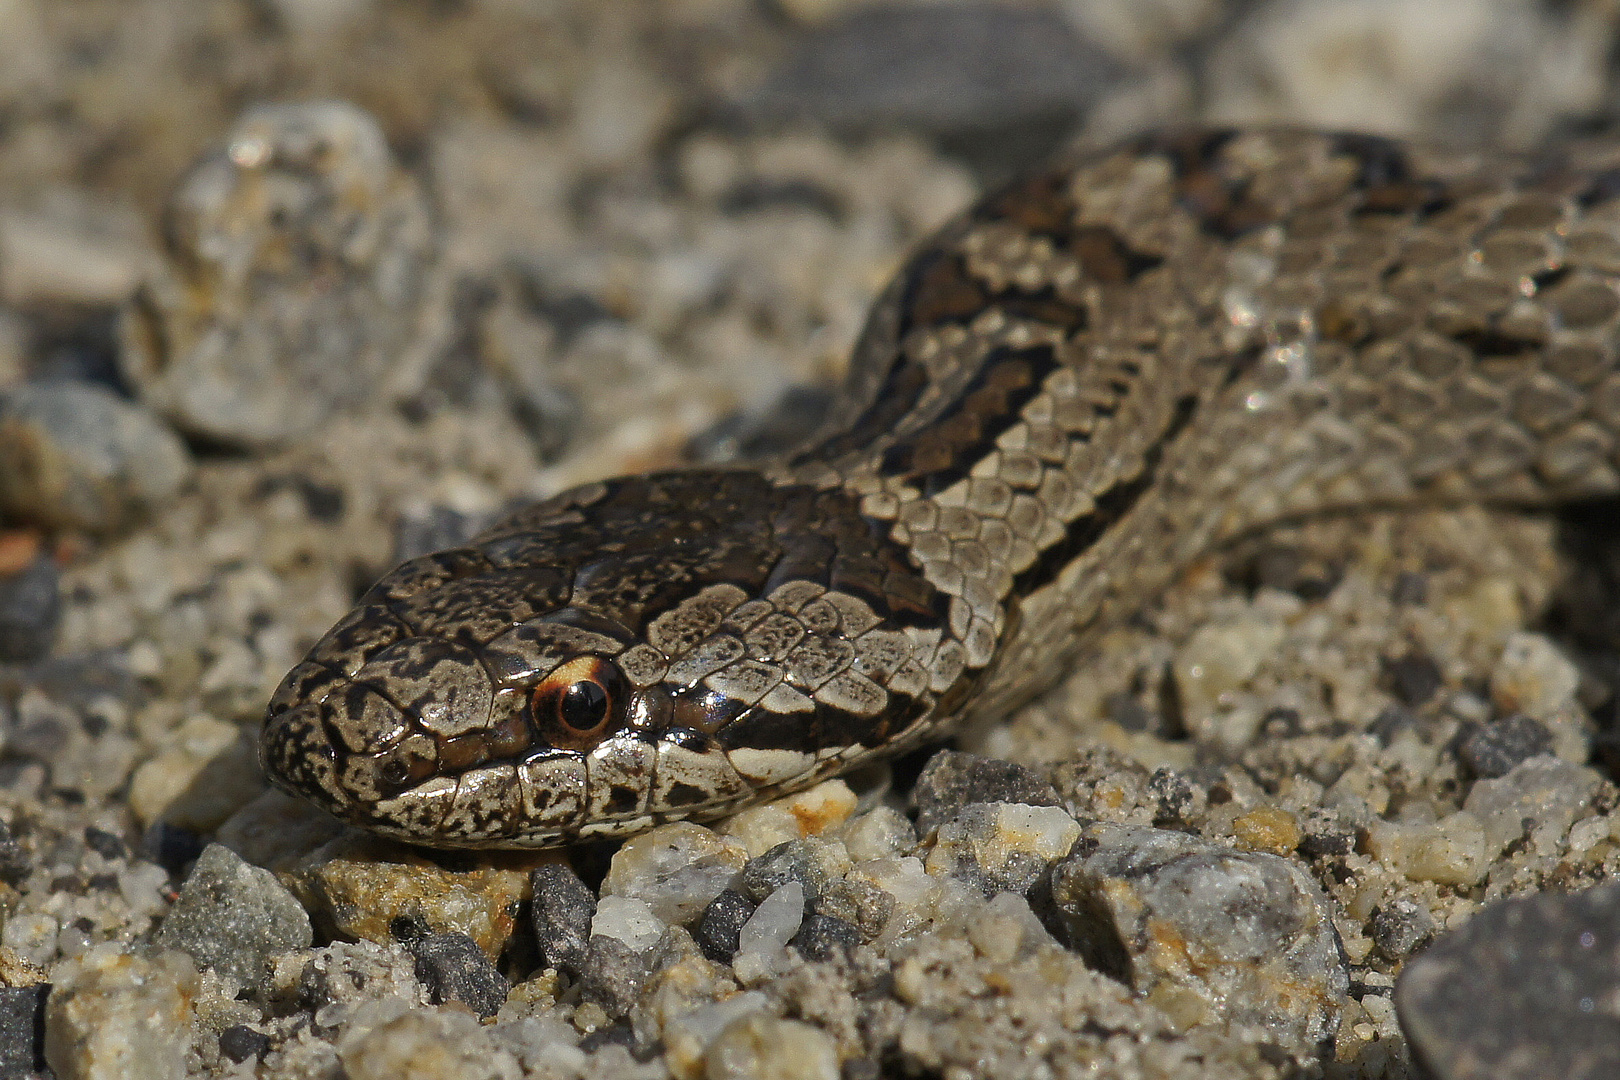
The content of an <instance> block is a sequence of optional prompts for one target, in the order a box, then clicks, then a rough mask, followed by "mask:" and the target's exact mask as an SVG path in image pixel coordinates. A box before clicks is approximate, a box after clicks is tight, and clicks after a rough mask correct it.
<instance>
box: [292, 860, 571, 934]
mask: <svg viewBox="0 0 1620 1080" xmlns="http://www.w3.org/2000/svg"><path fill="white" fill-rule="evenodd" d="M552 857H553V856H550V855H546V854H544V853H541V854H537V855H532V856H530V855H518V856H516V857H512V858H503V859H501V860H499V861H494V860H492V861H491V862H488V863H482V864H474V865H472V866H470V867H467V868H465V869H447V868H445V867H443V866H440V865H438V864H437V863H435V862H433V861H431V860H429V859H427V858H424V857H423V856H421V855H420V854H418V853H416V852H415V851H413V850H412V849H410V848H406V847H403V846H401V845H397V844H393V843H390V842H388V841H386V840H380V839H377V838H373V837H367V836H364V835H362V834H358V833H346V834H344V835H343V836H341V837H340V838H339V839H337V840H335V841H333V842H332V843H331V844H328V845H327V846H326V847H325V848H322V849H320V851H318V852H317V853H316V854H315V855H314V856H312V857H311V858H310V859H309V861H308V862H307V864H306V865H303V866H299V867H295V868H292V869H290V870H288V871H286V872H285V873H284V875H283V880H284V881H286V882H287V884H288V886H289V887H290V888H291V889H292V891H293V895H295V896H297V897H298V899H299V902H300V903H302V904H303V905H304V908H305V910H307V911H308V912H309V913H310V917H311V919H312V920H313V921H314V923H315V925H316V928H317V929H318V930H319V931H320V932H321V933H322V934H323V935H331V936H341V937H345V938H351V939H353V938H358V939H361V940H365V941H374V942H379V943H387V942H392V941H394V940H395V937H396V935H395V928H396V927H397V926H399V925H409V926H417V927H419V928H425V929H426V930H427V931H429V932H434V933H447V932H452V931H454V932H457V933H463V934H466V935H467V936H468V937H470V938H472V939H473V940H474V941H476V942H477V943H478V947H479V948H481V949H483V950H484V952H486V953H488V954H489V955H490V956H491V957H496V956H500V955H501V953H502V952H503V951H504V950H505V948H506V946H507V943H508V942H510V941H511V940H512V937H513V935H514V934H516V933H517V932H518V913H519V912H520V911H521V910H522V906H523V903H524V901H526V900H527V899H528V898H529V874H530V872H531V871H532V870H533V863H535V862H538V861H541V860H549V859H551V858H552ZM526 860H527V861H529V863H530V865H527V866H525V865H524V862H525V861H526ZM401 920H403V923H401Z"/></svg>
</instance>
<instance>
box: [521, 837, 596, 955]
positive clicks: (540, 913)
mask: <svg viewBox="0 0 1620 1080" xmlns="http://www.w3.org/2000/svg"><path fill="white" fill-rule="evenodd" d="M529 887H530V889H531V890H532V892H533V895H534V899H533V901H532V904H531V907H530V918H531V920H532V922H533V924H534V936H535V942H536V944H538V945H539V947H540V959H541V961H542V962H544V963H545V964H547V965H549V966H551V967H554V968H556V969H557V970H558V971H565V972H567V973H568V974H570V975H575V976H577V975H578V974H579V970H580V965H582V964H583V963H584V962H585V954H586V950H587V949H588V948H589V947H590V940H591V920H592V919H593V918H594V917H595V915H596V894H595V893H593V892H591V890H590V889H589V888H588V887H587V886H586V884H585V883H584V882H583V881H581V880H579V875H578V874H576V873H574V869H573V867H571V866H569V865H568V864H567V863H546V864H544V865H541V866H537V867H535V868H534V873H533V874H531V875H530V876H529Z"/></svg>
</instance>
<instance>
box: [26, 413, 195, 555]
mask: <svg viewBox="0 0 1620 1080" xmlns="http://www.w3.org/2000/svg"><path fill="white" fill-rule="evenodd" d="M191 469H192V464H191V457H190V455H189V454H188V453H187V452H186V449H185V446H184V445H183V444H182V443H181V442H180V440H179V438H178V437H176V435H175V434H174V432H172V431H170V430H169V429H168V428H166V427H164V426H163V425H162V424H160V423H159V422H158V421H157V420H155V419H154V418H153V417H152V416H151V415H150V414H149V413H147V412H146V410H144V409H142V408H140V407H139V406H136V405H132V404H130V403H129V402H127V401H124V400H122V399H120V398H118V397H116V396H114V395H113V394H112V393H111V392H110V391H108V390H105V389H103V388H102V387H99V386H93V385H90V384H89V383H74V382H51V383H27V384H24V385H22V386H15V387H12V388H10V389H9V390H5V391H3V392H0V510H3V511H4V512H5V513H6V514H8V515H9V516H12V517H15V518H19V519H21V520H24V521H29V522H33V523H34V524H37V525H42V526H45V527H47V528H69V529H83V530H84V531H86V532H91V533H106V532H113V531H116V530H119V529H123V528H126V527H127V526H129V525H130V524H131V523H133V522H134V521H136V520H138V519H139V518H141V517H143V516H145V515H147V514H150V513H152V512H153V511H155V510H157V509H159V508H161V507H162V506H164V505H165V504H167V503H168V502H169V501H170V500H172V499H173V498H174V496H175V494H176V493H177V492H178V491H179V490H180V487H181V485H182V484H184V483H185V481H186V479H187V477H188V476H190V475H191Z"/></svg>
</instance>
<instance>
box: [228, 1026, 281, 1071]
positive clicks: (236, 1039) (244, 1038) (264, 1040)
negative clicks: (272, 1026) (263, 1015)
mask: <svg viewBox="0 0 1620 1080" xmlns="http://www.w3.org/2000/svg"><path fill="white" fill-rule="evenodd" d="M269 1049H270V1036H268V1035H266V1034H265V1033H264V1032H262V1031H255V1030H253V1029H252V1028H250V1027H248V1026H247V1025H246V1024H236V1025H235V1026H233V1027H228V1028H226V1029H225V1030H224V1031H222V1032H220V1033H219V1052H220V1053H221V1054H224V1055H225V1056H226V1057H228V1058H230V1059H231V1060H232V1061H234V1062H236V1063H237V1064H238V1065H240V1064H242V1062H244V1061H247V1060H248V1059H249V1058H253V1059H258V1058H262V1057H264V1055H265V1051H267V1050H269Z"/></svg>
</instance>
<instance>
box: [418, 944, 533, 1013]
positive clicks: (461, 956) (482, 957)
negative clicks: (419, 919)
mask: <svg viewBox="0 0 1620 1080" xmlns="http://www.w3.org/2000/svg"><path fill="white" fill-rule="evenodd" d="M405 948H406V950H407V951H408V952H409V953H410V954H411V955H412V956H413V957H415V958H416V978H417V981H418V982H420V983H421V984H422V985H423V986H425V987H427V989H428V999H429V1000H430V1001H432V1002H433V1003H434V1004H435V1005H442V1004H444V1003H445V1002H446V1001H459V1002H461V1003H462V1004H463V1005H466V1006H467V1007H468V1008H470V1009H472V1010H473V1011H474V1012H476V1013H477V1014H478V1015H479V1016H482V1017H486V1018H487V1017H491V1016H494V1015H495V1014H496V1013H498V1012H500V1010H501V1006H502V1005H504V1004H506V995H507V994H508V993H510V992H511V989H512V986H511V984H510V983H508V982H507V981H506V976H504V975H502V974H501V973H500V970H499V969H498V968H496V967H495V964H494V963H493V962H492V961H491V960H490V958H489V957H488V956H487V955H486V954H485V953H484V950H483V949H480V948H479V947H478V943H477V942H476V941H474V940H473V939H472V938H470V937H468V936H467V935H466V934H457V933H449V934H427V935H425V936H423V937H419V938H413V939H412V940H410V941H407V942H406V943H405Z"/></svg>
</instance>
